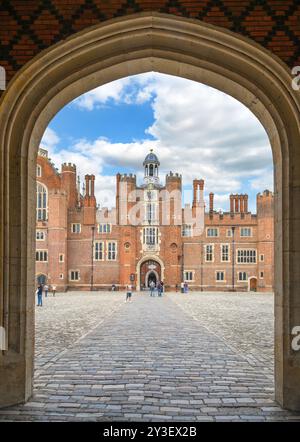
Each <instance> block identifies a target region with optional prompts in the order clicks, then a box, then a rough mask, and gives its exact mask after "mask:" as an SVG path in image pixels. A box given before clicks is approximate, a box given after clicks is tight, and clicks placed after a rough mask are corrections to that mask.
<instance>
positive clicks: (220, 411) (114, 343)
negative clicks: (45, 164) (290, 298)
mask: <svg viewBox="0 0 300 442" xmlns="http://www.w3.org/2000/svg"><path fill="white" fill-rule="evenodd" d="M83 296H85V298H83ZM183 296H184V295H179V294H167V295H166V296H164V297H163V298H157V297H155V298H151V297H149V296H147V295H146V294H139V295H135V296H134V300H133V302H132V303H124V295H122V294H101V293H96V294H90V295H88V294H87V295H84V294H70V295H68V294H66V295H62V296H61V297H59V296H57V298H56V299H55V300H54V299H53V300H52V299H48V300H46V301H47V303H46V306H45V308H44V310H43V309H40V310H39V311H38V312H37V313H38V316H40V317H41V316H43V315H47V317H51V315H50V313H49V311H51V308H52V310H53V306H54V305H55V304H56V305H60V306H62V305H64V304H65V309H66V306H69V307H68V308H69V312H71V311H72V308H73V310H74V305H75V310H76V305H77V304H78V306H79V305H82V299H83V301H84V302H85V303H87V309H90V315H89V316H86V320H82V318H83V316H82V313H83V312H84V308H82V309H81V311H79V309H78V310H77V312H78V316H79V320H78V321H77V322H79V323H80V324H81V327H79V329H80V330H79V331H78V330H77V329H78V327H77V326H76V327H73V333H71V335H70V333H69V332H66V331H65V329H66V328H67V327H65V328H64V327H57V328H55V329H53V336H54V338H53V336H52V338H51V337H50V338H49V339H50V341H49V345H50V347H51V351H49V347H48V350H47V345H42V338H41V336H42V335H43V332H42V322H41V321H40V320H39V318H38V325H37V329H38V330H40V337H39V339H40V343H38V351H37V371H36V376H35V393H34V397H33V399H32V400H31V401H29V402H28V403H27V404H25V405H22V406H16V407H10V408H9V409H5V410H1V411H0V420H22V421H23V420H34V421H37V420H42V421H45V420H47V421H48V420H52V421H74V420H76V421H79V420H81V421H97V420H99V421H116V420H118V421H139V420H141V421H159V420H161V421H172V420H175V421H178V420H180V421H184V420H186V421H219V420H221V421H224V420H234V421H238V420H243V421H244V420H250V421H254V420H287V419H288V420H299V421H300V414H298V415H297V414H293V413H289V412H286V411H283V410H281V408H280V407H279V406H277V405H276V404H275V403H274V401H273V374H272V370H271V369H268V368H266V369H265V370H262V369H261V368H262V362H263V361H262V360H259V359H256V357H255V352H252V353H251V354H249V352H248V351H247V350H243V349H242V351H239V349H238V348H237V347H236V345H235V342H233V343H231V342H230V340H229V339H228V338H227V337H226V336H227V335H226V333H225V334H224V332H222V333H220V334H219V335H218V333H216V332H217V331H218V330H211V329H209V327H208V324H207V315H206V316H205V317H206V320H205V318H204V319H203V321H202V322H203V324H204V325H203V324H202V323H201V314H200V313H199V305H200V304H199V302H201V298H200V297H201V294H191V295H188V297H186V298H183ZM208 296H211V298H210V300H211V301H212V302H213V301H214V299H219V298H218V296H224V295H217V294H215V295H208ZM228 296H232V295H228ZM236 296H237V298H236V300H237V301H238V300H239V299H240V298H239V296H238V295H236ZM244 296H245V295H244ZM255 296H263V295H255ZM203 299H204V298H203ZM74 300H75V301H74ZM76 300H79V301H78V303H77V304H76ZM199 300H200V301H199ZM229 300H230V302H231V301H232V298H230V297H228V298H226V302H229ZM270 301H271V302H272V300H271V298H270ZM89 302H90V304H88V303H89ZM93 302H95V303H96V304H97V305H98V309H96V308H92V306H93ZM245 302H247V300H246V297H245ZM270 305H271V304H270ZM193 306H194V308H193ZM100 307H101V308H100ZM42 310H43V311H42ZM103 310H104V311H105V315H103ZM225 310H226V309H225ZM225 310H224V311H225ZM47 311H48V313H47ZM63 312H64V309H63V308H62V307H60V309H59V312H58V313H57V314H58V315H60V317H61V319H62V318H63V317H64V321H66V320H67V318H66V316H65V315H64V316H63ZM197 312H198V313H197ZM53 314H54V313H53V312H52V315H53ZM216 317H218V315H216ZM99 319H100V320H101V322H100V323H99ZM69 321H70V322H72V316H71V313H70V319H69ZM210 321H211V323H212V324H214V320H213V317H211V316H210ZM46 322H47V321H46ZM73 324H76V320H75V319H74V321H73ZM97 324H98V325H97ZM58 325H59V324H58ZM61 325H62V324H60V326H61ZM77 325H78V324H77ZM234 327H235V324H234V323H232V329H234ZM224 328H225V329H226V327H224ZM71 329H72V327H71ZM76 330H77V334H76ZM59 333H61V336H63V338H62V339H61V342H62V343H64V346H66V345H69V347H68V348H66V349H65V350H62V348H61V347H60V345H59V342H58V344H57V341H58V339H57V336H59ZM85 333H87V334H85ZM69 335H70V336H69ZM79 335H80V337H78V336H79ZM44 336H46V337H47V334H44ZM55 336H56V339H55ZM44 339H45V338H44ZM226 339H227V340H226ZM66 340H67V343H66ZM271 346H272V344H271ZM42 348H43V350H41V349H42ZM271 365H272V364H270V366H271Z"/></svg>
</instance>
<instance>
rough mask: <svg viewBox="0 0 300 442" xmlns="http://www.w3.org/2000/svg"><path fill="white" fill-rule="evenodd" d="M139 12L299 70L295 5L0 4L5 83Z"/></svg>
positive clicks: (217, 0)
mask: <svg viewBox="0 0 300 442" xmlns="http://www.w3.org/2000/svg"><path fill="white" fill-rule="evenodd" d="M143 11H157V12H161V13H170V14H175V15H179V16H184V17H190V18H194V19H199V20H203V21H205V22H207V23H210V24H214V25H218V26H222V27H224V28H227V29H230V30H231V31H234V32H237V33H239V34H241V35H244V36H246V37H249V38H251V39H253V40H255V41H256V42H258V43H260V44H261V45H262V46H264V47H265V48H267V49H269V50H270V51H272V52H273V53H274V54H276V55H277V56H279V57H280V58H281V59H282V60H283V61H284V62H285V63H287V64H288V65H289V66H290V67H293V66H296V65H300V44H299V36H300V2H299V0H202V1H199V0H168V1H167V0H39V1H36V0H3V1H1V3H0V41H1V51H0V66H3V67H4V68H5V69H6V72H7V80H8V81H9V80H10V79H11V78H12V77H13V76H14V74H15V73H16V72H17V71H18V70H19V69H20V68H21V67H22V66H23V65H24V64H25V63H27V62H28V61H29V60H30V59H31V58H32V57H34V56H35V55H37V54H38V53H39V52H40V51H41V50H43V49H45V48H48V47H49V46H51V45H52V44H54V43H57V42H58V41H60V40H62V39H64V38H66V37H68V36H70V35H72V34H74V33H76V32H78V31H80V30H82V29H84V28H86V27H88V26H91V25H95V24H97V23H100V22H104V21H105V20H108V19H111V18H114V17H118V16H124V15H128V14H132V13H136V12H143Z"/></svg>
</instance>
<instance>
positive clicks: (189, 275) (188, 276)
mask: <svg viewBox="0 0 300 442" xmlns="http://www.w3.org/2000/svg"><path fill="white" fill-rule="evenodd" d="M184 280H185V281H193V280H194V272H192V271H190V270H185V271H184Z"/></svg>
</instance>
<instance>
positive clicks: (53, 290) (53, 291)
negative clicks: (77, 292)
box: [52, 285, 56, 296]
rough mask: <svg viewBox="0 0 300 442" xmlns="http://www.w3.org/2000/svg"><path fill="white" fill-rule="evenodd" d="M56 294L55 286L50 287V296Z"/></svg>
mask: <svg viewBox="0 0 300 442" xmlns="http://www.w3.org/2000/svg"><path fill="white" fill-rule="evenodd" d="M55 293H56V285H53V286H52V295H53V296H55Z"/></svg>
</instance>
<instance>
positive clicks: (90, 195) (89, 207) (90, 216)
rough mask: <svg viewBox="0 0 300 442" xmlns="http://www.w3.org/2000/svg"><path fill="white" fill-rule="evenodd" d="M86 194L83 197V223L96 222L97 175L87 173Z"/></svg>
mask: <svg viewBox="0 0 300 442" xmlns="http://www.w3.org/2000/svg"><path fill="white" fill-rule="evenodd" d="M84 178H85V196H84V198H83V223H84V224H87V225H94V224H95V223H96V198H95V195H94V190H95V175H85V177H84Z"/></svg>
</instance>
